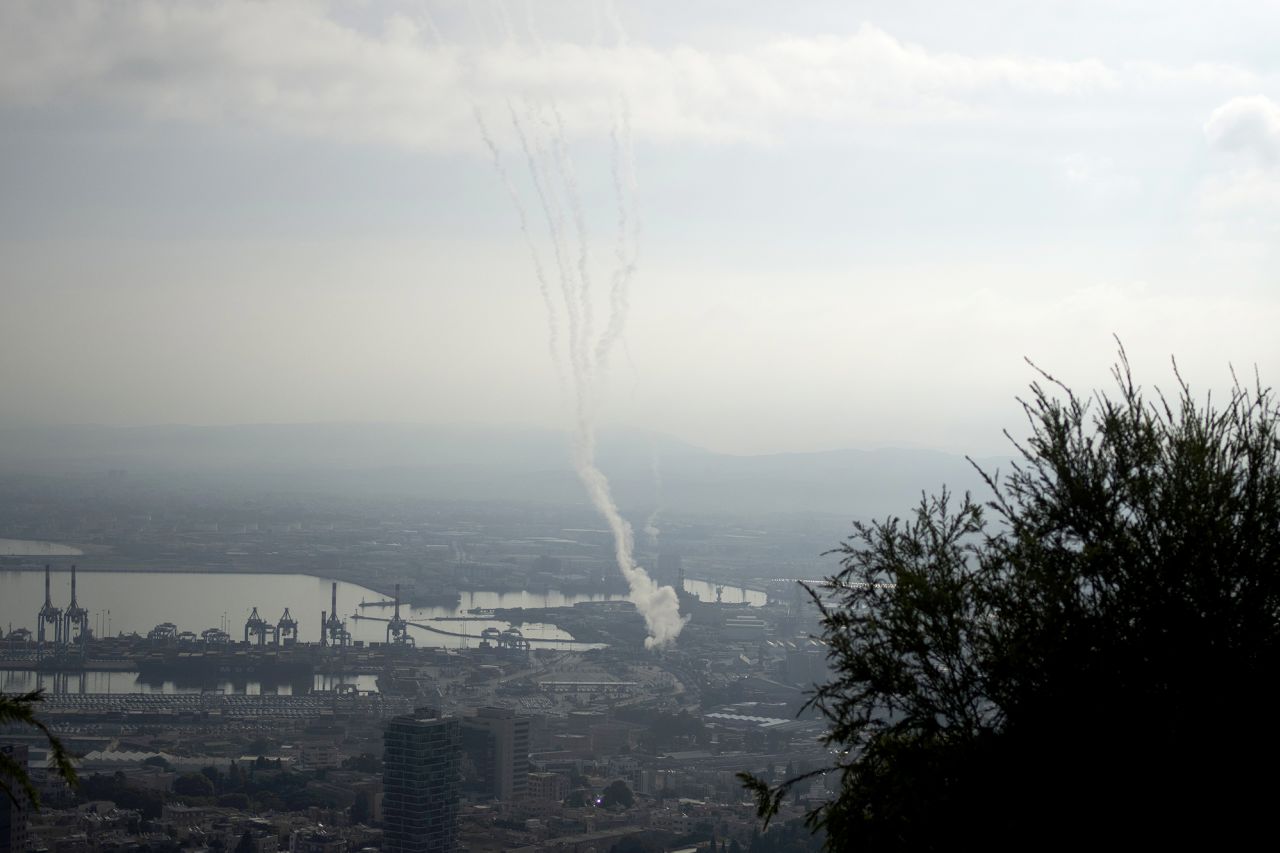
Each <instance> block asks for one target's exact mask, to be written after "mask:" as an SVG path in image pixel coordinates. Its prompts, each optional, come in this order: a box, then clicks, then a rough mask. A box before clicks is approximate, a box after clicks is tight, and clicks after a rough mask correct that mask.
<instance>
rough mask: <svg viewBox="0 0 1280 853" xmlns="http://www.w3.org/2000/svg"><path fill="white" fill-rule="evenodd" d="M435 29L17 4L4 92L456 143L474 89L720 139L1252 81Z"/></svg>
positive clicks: (793, 45) (1212, 74) (867, 30)
mask: <svg viewBox="0 0 1280 853" xmlns="http://www.w3.org/2000/svg"><path fill="white" fill-rule="evenodd" d="M432 29H433V25H431V23H430V21H428V20H426V19H425V18H420V19H417V20H415V19H413V18H412V17H410V16H407V15H401V14H391V15H387V16H386V17H385V18H384V19H383V20H381V21H377V22H375V23H374V25H372V26H368V27H366V28H363V29H362V28H358V27H355V26H352V25H349V24H347V23H345V22H344V21H342V20H339V18H338V17H336V16H335V14H334V13H333V10H332V9H331V8H330V7H329V6H327V5H320V4H314V3H308V2H303V0H292V2H280V3H271V4H262V3H252V4H250V3H244V2H226V3H216V4H205V3H190V4H185V3H162V2H154V0H138V2H132V3H120V4H98V3H87V2H83V3H58V4H50V3H42V2H12V3H6V4H4V5H3V6H2V7H0V102H9V103H28V104H48V103H62V102H72V103H76V102H82V101H88V102H105V103H108V104H114V105H123V106H124V107H126V108H128V109H133V110H139V111H141V112H143V113H144V114H146V115H148V116H152V117H155V118H160V119H178V120H184V121H194V122H208V123H228V122H229V123H243V124H248V125H251V126H266V127H268V128H273V129H277V130H280V131H284V132H291V133H299V134H305V135H314V136H322V137H330V138H335V139H339V140H357V141H374V142H379V143H390V144H394V145H399V146H404V147H410V148H426V149H451V148H458V147H470V146H471V145H473V144H474V142H475V140H474V137H475V133H474V129H473V126H472V119H471V103H472V102H474V103H476V104H478V105H480V106H481V107H482V108H483V109H484V110H485V111H486V112H491V113H492V114H493V115H495V116H499V115H505V113H506V106H505V102H506V99H508V98H511V97H513V96H514V97H516V98H520V97H524V96H527V97H530V98H534V99H540V98H549V97H551V96H552V95H554V97H555V100H556V102H557V104H558V105H559V108H560V110H561V112H562V114H563V115H564V118H565V120H566V122H567V124H568V125H569V126H570V127H572V128H575V129H577V130H578V131H579V132H588V133H604V132H607V131H608V129H609V127H610V126H611V122H612V118H611V115H612V110H613V107H614V104H615V99H616V97H617V93H618V92H626V93H628V95H629V97H630V101H631V109H632V114H633V122H634V126H635V128H636V132H637V133H638V134H641V135H644V136H646V137H649V138H652V139H658V140H694V141H700V142H711V143H716V142H725V141H743V140H748V141H750V140H754V141H767V140H770V139H772V138H773V137H775V136H776V135H777V134H779V133H781V132H784V130H785V128H787V127H789V126H791V125H793V124H794V123H796V122H825V123H846V124H852V125H858V124H859V123H872V124H881V125H883V124H894V123H902V122H911V123H918V122H939V121H955V120H968V119H974V118H981V117H986V116H989V115H992V114H997V115H998V114H1012V113H1014V112H1025V110H1026V109H1028V108H1037V109H1038V108H1042V107H1043V106H1044V105H1045V104H1050V105H1052V104H1058V103H1066V104H1067V105H1076V104H1078V102H1079V101H1080V99H1081V98H1082V97H1085V96H1090V97H1097V96H1110V95H1115V94H1117V93H1124V92H1131V93H1141V94H1142V95H1143V96H1147V95H1149V94H1150V92H1151V91H1153V90H1160V89H1161V88H1162V87H1163V88H1164V89H1169V88H1173V89H1177V88H1178V87H1183V86H1194V87H1200V88H1203V87H1205V86H1209V87H1211V88H1213V87H1220V86H1227V85H1239V84H1240V82H1241V81H1242V80H1246V79H1252V76H1251V75H1250V74H1249V73H1248V72H1246V71H1242V70H1240V69H1235V68H1232V67H1230V66H1207V65H1198V66H1193V67H1190V68H1186V69H1176V68H1164V67H1161V66H1155V65H1150V64H1145V65H1141V66H1137V65H1133V66H1120V67H1112V66H1109V65H1107V64H1106V63H1103V62H1101V61H1099V60H1096V59H1089V58H1083V59H1079V60H1070V61H1066V60H1058V59H1044V58H1037V57H1019V56H1004V55H968V54H962V53H955V52H934V51H929V50H926V49H925V48H923V47H920V46H917V45H913V44H909V43H906V42H903V41H901V40H899V39H897V38H895V37H894V36H893V35H891V34H889V33H887V32H885V31H884V30H882V29H879V28H877V27H875V26H872V25H869V24H864V25H862V26H860V27H858V28H857V29H856V30H854V31H853V32H851V33H848V34H841V35H822V36H807V37H798V36H791V37H773V38H772V39H768V40H764V41H761V42H758V43H755V44H752V45H747V46H742V47H736V48H733V49H727V50H724V49H721V50H708V49H701V48H699V47H697V46H693V45H688V44H685V45H677V46H674V47H668V48H661V49H660V48H655V47H652V46H646V45H643V44H639V43H632V42H628V43H624V44H618V45H603V44H596V45H583V44H575V43H571V42H566V41H547V42H545V43H544V42H542V41H541V40H538V41H534V40H532V39H529V40H526V41H527V42H528V43H522V42H518V41H516V40H513V39H510V38H505V39H502V38H495V39H490V40H489V41H488V42H485V41H484V40H483V39H482V40H480V41H478V42H476V41H473V42H471V43H468V42H464V41H458V42H448V43H446V44H444V45H439V44H437V43H436V42H435V40H434V39H433V38H432V36H431V31H432ZM499 42H501V43H500V44H499ZM1073 109H1074V106H1073ZM496 124H499V125H501V124H503V123H502V122H496Z"/></svg>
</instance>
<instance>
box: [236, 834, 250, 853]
mask: <svg viewBox="0 0 1280 853" xmlns="http://www.w3.org/2000/svg"><path fill="white" fill-rule="evenodd" d="M253 846H254V845H253V834H252V833H250V832H249V830H247V829H246V830H245V831H244V833H243V834H242V835H241V836H240V842H239V843H238V844H236V849H235V853H253Z"/></svg>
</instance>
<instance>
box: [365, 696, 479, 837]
mask: <svg viewBox="0 0 1280 853" xmlns="http://www.w3.org/2000/svg"><path fill="white" fill-rule="evenodd" d="M460 788H461V727H460V725H459V723H458V720H457V719H456V718H454V717H442V716H440V714H439V712H437V711H436V710H435V709H434V708H419V709H418V710H416V711H414V712H413V713H412V714H406V715H404V716H402V717H395V718H393V719H392V720H391V721H390V722H389V723H388V724H387V730H386V732H385V733H384V734H383V753H382V789H383V792H384V793H383V800H382V823H383V842H382V849H383V850H384V851H386V852H387V853H453V851H455V850H457V848H458V795H459V792H460Z"/></svg>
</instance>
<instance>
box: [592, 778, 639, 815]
mask: <svg viewBox="0 0 1280 853" xmlns="http://www.w3.org/2000/svg"><path fill="white" fill-rule="evenodd" d="M635 802H636V798H635V795H634V794H632V793H631V788H629V787H628V786H627V783H626V782H624V781H622V780H621V779H615V780H614V781H612V782H610V783H609V784H608V785H606V786H605V789H604V792H603V793H602V794H601V795H600V805H601V806H602V807H604V808H606V809H611V808H613V807H614V806H620V807H621V808H624V809H629V808H631V807H632V806H633V805H635Z"/></svg>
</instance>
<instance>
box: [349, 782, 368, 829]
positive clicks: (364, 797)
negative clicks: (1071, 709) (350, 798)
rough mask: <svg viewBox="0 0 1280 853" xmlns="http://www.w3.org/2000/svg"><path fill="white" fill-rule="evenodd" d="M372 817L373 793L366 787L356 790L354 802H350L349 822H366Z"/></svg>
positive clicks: (353, 823)
mask: <svg viewBox="0 0 1280 853" xmlns="http://www.w3.org/2000/svg"><path fill="white" fill-rule="evenodd" d="M372 817H373V794H371V793H370V792H369V790H368V789H367V788H361V789H360V790H359V791H357V792H356V799H355V802H353V803H352V804H351V815H350V819H351V823H352V825H355V824H359V823H368V822H369V821H370V819H371V818H372Z"/></svg>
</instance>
